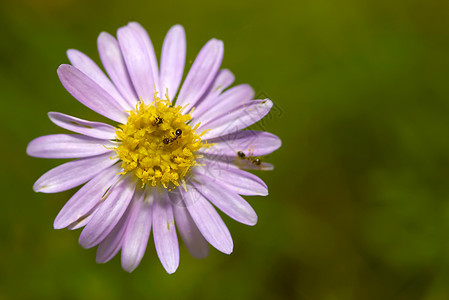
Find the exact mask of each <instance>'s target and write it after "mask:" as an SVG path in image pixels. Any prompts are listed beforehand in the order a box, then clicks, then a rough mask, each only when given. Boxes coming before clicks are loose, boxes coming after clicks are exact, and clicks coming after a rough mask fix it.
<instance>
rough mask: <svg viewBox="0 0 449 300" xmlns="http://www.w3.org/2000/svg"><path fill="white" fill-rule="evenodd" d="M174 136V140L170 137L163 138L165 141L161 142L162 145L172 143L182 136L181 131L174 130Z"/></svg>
mask: <svg viewBox="0 0 449 300" xmlns="http://www.w3.org/2000/svg"><path fill="white" fill-rule="evenodd" d="M175 134H176V136H175V137H174V138H172V137H171V138H165V139H163V140H162V143H164V144H165V145H168V144H170V143H173V142H174V141H176V139H177V138H178V137H179V136H180V135H181V134H182V130H181V129H176V132H175Z"/></svg>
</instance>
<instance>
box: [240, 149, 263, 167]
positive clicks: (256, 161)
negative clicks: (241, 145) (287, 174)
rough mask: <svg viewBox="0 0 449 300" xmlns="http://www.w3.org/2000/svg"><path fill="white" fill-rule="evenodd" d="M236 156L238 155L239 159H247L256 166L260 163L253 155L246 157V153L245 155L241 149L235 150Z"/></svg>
mask: <svg viewBox="0 0 449 300" xmlns="http://www.w3.org/2000/svg"><path fill="white" fill-rule="evenodd" d="M237 156H238V157H240V158H241V159H247V160H249V161H250V162H252V163H253V164H254V165H256V166H260V164H261V163H262V161H261V160H260V158H254V157H253V156H248V157H246V155H245V153H243V151H238V152H237Z"/></svg>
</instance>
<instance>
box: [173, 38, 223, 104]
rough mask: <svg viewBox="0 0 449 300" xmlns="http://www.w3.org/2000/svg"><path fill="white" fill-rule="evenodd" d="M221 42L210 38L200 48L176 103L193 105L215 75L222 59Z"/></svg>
mask: <svg viewBox="0 0 449 300" xmlns="http://www.w3.org/2000/svg"><path fill="white" fill-rule="evenodd" d="M223 51H224V49H223V42H222V41H219V40H216V39H212V40H210V41H209V42H207V44H206V45H204V47H203V48H202V49H201V51H200V53H199V54H198V56H197V57H196V59H195V61H194V62H193V65H192V68H191V69H190V71H189V73H188V74H187V77H186V79H185V81H184V83H183V85H182V87H181V91H180V92H179V96H178V99H177V100H176V104H177V105H181V106H185V105H187V104H189V105H190V107H194V106H195V104H196V102H197V101H198V100H199V99H200V97H201V96H202V95H203V94H204V93H205V92H206V90H207V89H208V87H209V86H210V84H211V83H212V81H213V80H214V79H215V76H216V75H217V72H218V69H219V68H220V65H221V61H222V59H223Z"/></svg>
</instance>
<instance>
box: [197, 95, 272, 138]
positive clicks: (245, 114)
mask: <svg viewBox="0 0 449 300" xmlns="http://www.w3.org/2000/svg"><path fill="white" fill-rule="evenodd" d="M272 106H273V102H271V100H269V99H265V100H251V101H248V102H247V104H245V105H242V106H240V107H238V108H236V109H235V110H233V111H232V112H229V113H228V114H225V115H221V116H219V117H217V118H216V119H214V120H212V121H210V122H207V123H204V124H201V125H200V127H199V128H198V130H197V131H198V132H202V131H203V130H206V129H210V131H208V132H206V133H205V134H204V135H203V137H202V138H204V139H211V138H215V137H219V136H223V135H227V134H230V133H233V132H236V131H239V130H241V129H243V128H246V127H248V126H250V125H252V124H254V123H256V122H257V121H259V120H260V119H262V118H263V117H264V116H265V115H266V114H267V113H268V112H269V111H270V109H271V107H272Z"/></svg>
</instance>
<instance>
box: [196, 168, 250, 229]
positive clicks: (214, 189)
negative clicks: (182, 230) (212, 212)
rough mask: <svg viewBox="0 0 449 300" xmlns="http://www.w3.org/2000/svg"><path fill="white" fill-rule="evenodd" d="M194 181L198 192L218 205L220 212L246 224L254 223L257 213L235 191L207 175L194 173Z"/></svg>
mask: <svg viewBox="0 0 449 300" xmlns="http://www.w3.org/2000/svg"><path fill="white" fill-rule="evenodd" d="M195 179H197V180H198V181H199V182H201V183H196V182H194V185H195V187H196V189H197V190H198V191H200V193H201V194H202V195H203V196H204V197H205V198H207V199H208V200H209V201H210V202H212V203H213V204H214V205H215V206H216V207H218V208H219V209H220V210H221V211H222V212H224V213H225V214H227V215H228V216H230V217H231V218H233V219H234V220H236V221H237V222H240V223H243V224H246V225H251V226H253V225H256V223H257V215H256V212H255V211H254V209H253V208H252V207H251V206H250V205H249V204H248V202H246V201H245V199H243V198H242V197H241V196H239V195H238V194H237V193H234V192H232V191H230V190H228V189H227V188H226V187H225V186H224V185H222V184H221V183H220V182H219V181H218V180H215V181H211V180H210V178H209V177H206V176H202V175H199V174H196V176H195Z"/></svg>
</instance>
